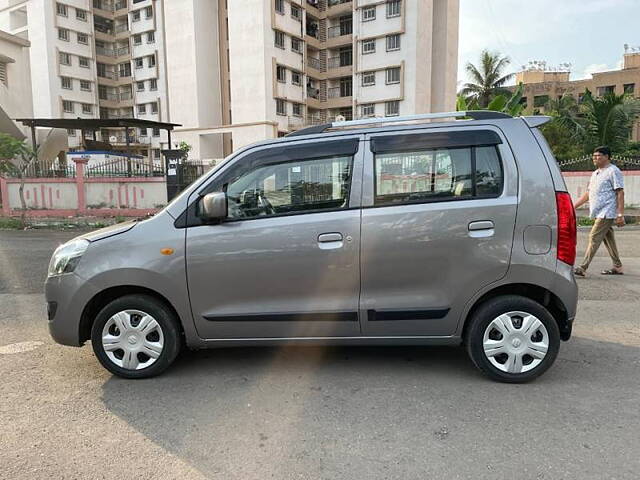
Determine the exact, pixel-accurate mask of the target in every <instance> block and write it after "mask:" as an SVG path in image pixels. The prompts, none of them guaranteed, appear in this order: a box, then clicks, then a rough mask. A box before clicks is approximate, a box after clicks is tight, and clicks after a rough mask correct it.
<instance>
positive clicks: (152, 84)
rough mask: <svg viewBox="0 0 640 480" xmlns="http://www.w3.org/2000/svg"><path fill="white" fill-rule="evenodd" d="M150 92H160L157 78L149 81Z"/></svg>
mask: <svg viewBox="0 0 640 480" xmlns="http://www.w3.org/2000/svg"><path fill="white" fill-rule="evenodd" d="M149 90H151V91H152V92H153V91H155V90H158V80H156V79H155V78H152V79H151V80H149Z"/></svg>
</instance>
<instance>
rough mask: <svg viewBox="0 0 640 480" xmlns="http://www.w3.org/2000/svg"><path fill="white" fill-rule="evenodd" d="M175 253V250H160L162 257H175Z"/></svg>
mask: <svg viewBox="0 0 640 480" xmlns="http://www.w3.org/2000/svg"><path fill="white" fill-rule="evenodd" d="M173 252H174V250H173V248H161V249H160V253H161V254H162V255H173Z"/></svg>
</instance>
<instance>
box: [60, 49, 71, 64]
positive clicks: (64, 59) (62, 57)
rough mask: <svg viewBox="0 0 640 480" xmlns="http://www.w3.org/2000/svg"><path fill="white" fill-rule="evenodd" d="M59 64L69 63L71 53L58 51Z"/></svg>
mask: <svg viewBox="0 0 640 480" xmlns="http://www.w3.org/2000/svg"><path fill="white" fill-rule="evenodd" d="M60 65H71V55H69V54H68V53H64V52H60Z"/></svg>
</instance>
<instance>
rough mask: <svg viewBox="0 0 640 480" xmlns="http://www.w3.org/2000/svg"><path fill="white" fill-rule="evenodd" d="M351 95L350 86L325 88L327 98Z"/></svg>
mask: <svg viewBox="0 0 640 480" xmlns="http://www.w3.org/2000/svg"><path fill="white" fill-rule="evenodd" d="M352 95H353V93H352V89H351V88H350V87H331V88H328V89H327V96H328V97H329V98H343V97H350V96H352Z"/></svg>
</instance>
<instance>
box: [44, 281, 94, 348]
mask: <svg viewBox="0 0 640 480" xmlns="http://www.w3.org/2000/svg"><path fill="white" fill-rule="evenodd" d="M44 291H45V299H46V301H47V314H48V317H49V318H48V323H49V333H50V334H51V337H52V338H53V339H54V340H55V341H56V342H58V343H60V344H62V345H70V346H74V347H80V346H82V343H83V342H81V341H80V319H81V318H82V312H83V310H84V308H85V306H86V305H87V303H89V301H90V300H91V299H92V298H93V296H94V295H95V294H96V293H98V289H97V288H96V287H95V286H93V285H92V284H91V283H90V282H87V281H86V280H84V279H83V278H81V277H79V276H78V275H76V274H75V273H68V274H64V275H59V276H56V277H49V278H47V280H46V282H45V285H44Z"/></svg>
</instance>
